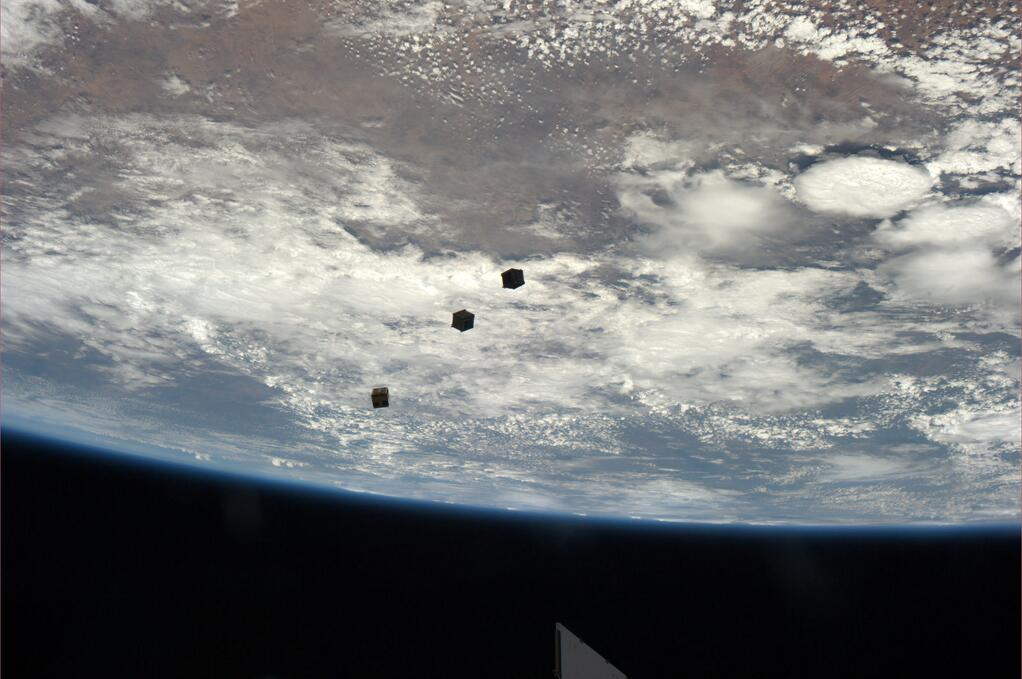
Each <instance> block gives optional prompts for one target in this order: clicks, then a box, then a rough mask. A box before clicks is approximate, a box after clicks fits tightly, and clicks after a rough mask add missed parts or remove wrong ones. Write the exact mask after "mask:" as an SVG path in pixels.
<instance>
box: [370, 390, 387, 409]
mask: <svg viewBox="0 0 1022 679" xmlns="http://www.w3.org/2000/svg"><path fill="white" fill-rule="evenodd" d="M372 399H373V407H374V408H386V407H388V406H390V392H389V391H387V387H376V388H375V389H373V396H372Z"/></svg>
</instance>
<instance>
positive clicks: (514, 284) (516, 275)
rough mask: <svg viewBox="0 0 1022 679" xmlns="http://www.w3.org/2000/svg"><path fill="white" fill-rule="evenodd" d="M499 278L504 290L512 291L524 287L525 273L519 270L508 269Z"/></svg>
mask: <svg viewBox="0 0 1022 679" xmlns="http://www.w3.org/2000/svg"><path fill="white" fill-rule="evenodd" d="M500 277H501V279H502V280H503V281H504V287H505V288H511V289H512V290H514V289H515V288H520V287H522V286H523V285H525V272H524V271H522V270H521V269H508V270H507V271H505V272H504V273H502V274H500Z"/></svg>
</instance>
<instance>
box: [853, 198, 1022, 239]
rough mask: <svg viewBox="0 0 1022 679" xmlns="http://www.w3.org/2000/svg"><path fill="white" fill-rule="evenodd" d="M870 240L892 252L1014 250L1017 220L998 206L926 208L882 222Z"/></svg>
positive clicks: (976, 204) (939, 206) (974, 205)
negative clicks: (980, 248) (965, 247)
mask: <svg viewBox="0 0 1022 679" xmlns="http://www.w3.org/2000/svg"><path fill="white" fill-rule="evenodd" d="M873 238H874V239H875V240H876V241H877V242H878V243H880V244H881V245H883V246H885V247H887V248H890V249H892V250H906V249H910V248H916V247H925V246H934V247H953V246H960V245H965V244H970V245H973V246H977V247H978V246H983V245H986V246H989V247H1009V248H1010V247H1013V246H1015V245H1017V244H1018V241H1019V233H1018V220H1017V219H1016V218H1014V217H1013V216H1012V215H1010V214H1008V212H1007V211H1005V210H1004V209H1003V208H1001V207H1000V206H998V205H992V204H989V203H974V204H972V205H947V204H941V205H928V206H925V207H921V208H918V209H916V210H914V211H912V212H911V213H910V214H909V215H908V216H906V217H905V218H904V219H901V220H899V221H898V222H896V223H891V222H885V223H884V224H882V225H881V227H880V228H879V229H877V231H875V232H874V233H873Z"/></svg>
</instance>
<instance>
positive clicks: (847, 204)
mask: <svg viewBox="0 0 1022 679" xmlns="http://www.w3.org/2000/svg"><path fill="white" fill-rule="evenodd" d="M794 184H795V190H796V192H797V195H798V198H799V200H801V201H802V202H803V203H805V204H806V205H807V206H808V207H809V208H810V209H811V210H815V211H816V212H824V213H833V214H845V215H851V216H853V217H889V216H891V215H893V214H895V213H896V212H899V211H900V210H904V209H906V208H909V207H912V206H913V205H914V204H915V203H916V202H917V201H919V199H920V198H922V197H923V196H925V195H926V193H927V192H928V191H929V190H930V187H931V186H932V184H933V178H932V177H931V176H930V174H929V173H928V172H927V171H926V170H924V169H919V168H915V167H912V166H911V165H908V164H906V163H899V162H896V161H893V160H882V159H880V158H865V157H855V158H839V159H836V160H828V161H825V162H822V163H819V164H817V165H813V166H812V167H810V168H809V169H808V170H806V171H805V172H803V173H802V174H800V175H799V176H798V177H796V178H795V181H794Z"/></svg>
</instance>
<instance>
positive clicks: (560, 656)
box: [554, 623, 628, 679]
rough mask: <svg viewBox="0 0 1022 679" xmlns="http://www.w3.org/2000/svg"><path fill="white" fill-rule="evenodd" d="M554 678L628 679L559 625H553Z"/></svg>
mask: <svg viewBox="0 0 1022 679" xmlns="http://www.w3.org/2000/svg"><path fill="white" fill-rule="evenodd" d="M554 676H555V677H557V679H628V677H626V676H625V673H624V672H622V671H621V670H619V669H618V668H616V667H614V666H613V665H611V664H610V663H609V662H607V661H606V660H604V659H603V657H602V656H601V655H600V654H599V653H597V652H596V651H594V650H593V649H591V648H589V646H587V645H586V643H585V642H583V641H582V640H581V639H579V638H578V637H576V636H575V635H574V634H572V633H571V632H569V631H568V628H567V627H565V626H564V625H562V624H561V623H557V624H555V625H554Z"/></svg>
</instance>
